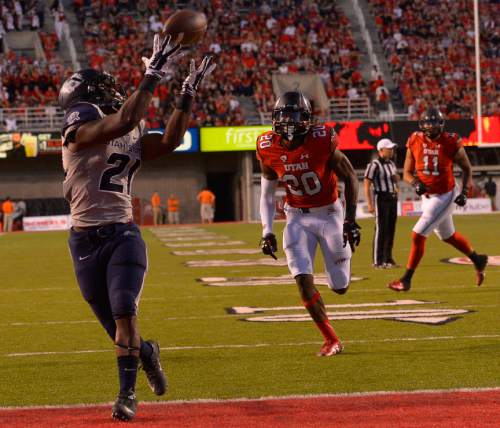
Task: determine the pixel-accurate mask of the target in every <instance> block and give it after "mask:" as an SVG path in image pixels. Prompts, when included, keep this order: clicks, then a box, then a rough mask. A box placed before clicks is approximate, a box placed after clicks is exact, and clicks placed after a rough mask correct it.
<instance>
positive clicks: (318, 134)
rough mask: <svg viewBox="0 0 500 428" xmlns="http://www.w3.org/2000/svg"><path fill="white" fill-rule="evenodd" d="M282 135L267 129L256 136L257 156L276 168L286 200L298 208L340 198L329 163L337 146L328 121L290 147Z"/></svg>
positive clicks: (318, 205)
mask: <svg viewBox="0 0 500 428" xmlns="http://www.w3.org/2000/svg"><path fill="white" fill-rule="evenodd" d="M282 140H283V137H281V135H279V134H277V133H275V132H273V131H268V132H265V133H263V134H261V135H260V136H259V137H258V138H257V159H258V160H260V161H261V162H262V163H263V164H264V165H265V166H267V167H269V168H271V169H273V170H274V171H275V172H276V174H277V175H278V178H279V179H280V180H281V181H283V183H284V184H285V188H286V198H285V200H286V202H287V203H288V204H289V205H290V206H292V207H296V208H313V207H320V206H323V205H328V204H331V203H333V202H335V201H336V200H337V197H338V193H337V177H336V175H335V173H334V172H333V170H332V169H331V167H330V165H329V159H330V157H331V154H332V153H333V152H334V151H335V150H336V148H337V146H338V139H337V134H336V133H335V131H334V130H333V128H331V127H329V126H328V125H320V126H314V127H313V128H311V130H310V131H309V132H308V134H307V135H306V137H305V141H304V143H303V144H302V145H300V146H298V147H296V148H294V149H293V150H289V149H288V148H286V147H285V146H284V145H282V144H281V142H282Z"/></svg>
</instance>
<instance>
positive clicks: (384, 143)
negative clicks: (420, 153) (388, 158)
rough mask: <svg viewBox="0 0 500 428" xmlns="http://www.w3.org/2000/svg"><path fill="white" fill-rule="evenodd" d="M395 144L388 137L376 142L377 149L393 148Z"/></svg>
mask: <svg viewBox="0 0 500 428" xmlns="http://www.w3.org/2000/svg"><path fill="white" fill-rule="evenodd" d="M396 146H397V144H396V143H393V142H392V141H391V140H389V138H382V139H381V140H380V141H379V142H378V143H377V150H382V149H393V148H394V147H396Z"/></svg>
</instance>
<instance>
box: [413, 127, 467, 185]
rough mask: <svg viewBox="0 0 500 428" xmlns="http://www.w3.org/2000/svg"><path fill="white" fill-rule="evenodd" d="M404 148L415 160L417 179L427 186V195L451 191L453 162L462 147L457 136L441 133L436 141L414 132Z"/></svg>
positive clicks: (453, 178) (453, 183) (453, 179)
mask: <svg viewBox="0 0 500 428" xmlns="http://www.w3.org/2000/svg"><path fill="white" fill-rule="evenodd" d="M406 147H407V148H408V150H411V153H412V155H413V159H415V169H416V172H417V177H418V179H419V180H420V181H421V182H422V183H424V184H425V185H426V186H427V188H428V189H429V190H428V192H429V193H431V194H442V193H447V192H449V191H450V190H452V189H453V187H454V186H455V177H453V160H454V159H455V155H456V154H457V151H458V150H459V149H460V147H462V143H461V140H460V137H459V136H458V135H457V134H454V133H449V132H442V133H441V135H440V136H439V137H438V138H437V139H436V140H431V139H430V138H427V137H426V136H425V135H424V134H423V133H422V132H414V133H413V134H411V136H410V138H409V139H408V143H407V144H406Z"/></svg>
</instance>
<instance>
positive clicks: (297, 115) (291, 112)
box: [273, 107, 311, 142]
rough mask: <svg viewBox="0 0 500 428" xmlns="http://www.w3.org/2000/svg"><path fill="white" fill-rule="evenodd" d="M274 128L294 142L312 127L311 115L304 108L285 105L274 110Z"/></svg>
mask: <svg viewBox="0 0 500 428" xmlns="http://www.w3.org/2000/svg"><path fill="white" fill-rule="evenodd" d="M273 116H274V117H273V130H274V132H276V133H277V134H279V135H281V136H282V137H283V138H285V139H286V140H287V141H289V142H292V141H294V140H295V139H297V138H300V137H303V136H305V135H306V134H307V132H308V131H309V129H310V127H311V115H310V114H309V112H307V111H304V110H297V109H293V108H288V107H285V108H283V109H280V110H277V111H275V112H273Z"/></svg>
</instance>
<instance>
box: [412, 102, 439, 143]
mask: <svg viewBox="0 0 500 428" xmlns="http://www.w3.org/2000/svg"><path fill="white" fill-rule="evenodd" d="M418 126H419V128H420V130H421V131H422V132H423V133H424V134H425V136H426V137H428V138H430V139H431V140H434V139H436V138H438V137H439V136H440V135H441V133H442V132H443V131H444V118H443V115H442V114H441V112H440V111H439V110H438V109H436V108H429V109H428V110H427V111H426V112H424V114H423V115H422V117H421V118H420V121H419V122H418Z"/></svg>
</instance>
